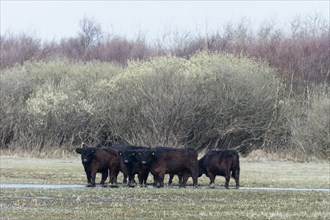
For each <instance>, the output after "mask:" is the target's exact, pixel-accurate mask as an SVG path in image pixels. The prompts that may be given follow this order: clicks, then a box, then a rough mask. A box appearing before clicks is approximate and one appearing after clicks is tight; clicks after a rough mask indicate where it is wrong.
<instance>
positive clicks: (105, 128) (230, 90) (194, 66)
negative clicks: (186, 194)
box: [0, 51, 330, 157]
mask: <svg viewBox="0 0 330 220" xmlns="http://www.w3.org/2000/svg"><path fill="white" fill-rule="evenodd" d="M0 86H1V96H0V97H1V100H0V101H1V104H0V111H1V115H2V117H1V119H0V120H1V121H0V123H1V125H2V126H1V130H0V138H1V139H0V141H1V142H0V144H1V147H8V148H12V149H18V150H28V151H36V152H39V151H43V150H47V151H48V150H57V149H66V150H70V149H71V148H72V146H74V145H78V144H79V143H81V142H87V143H90V144H107V143H113V142H120V143H130V144H136V145H147V146H156V145H166V146H192V147H195V148H197V149H200V150H201V149H205V148H220V149H221V148H233V147H239V149H240V150H251V149H252V148H253V149H257V148H263V149H266V150H268V151H277V150H282V151H283V150H288V149H289V150H291V151H292V152H299V153H304V154H305V155H317V156H320V157H324V156H325V155H326V154H327V153H328V152H329V149H328V147H327V146H329V143H330V141H329V136H330V135H329V132H328V131H329V129H328V128H329V113H327V109H329V107H330V102H329V92H328V90H326V89H327V87H324V88H320V90H319V92H316V90H313V91H315V92H314V93H313V94H311V95H312V96H313V97H312V98H311V99H310V100H313V101H312V102H310V104H309V106H308V107H304V108H303V110H302V109H301V107H303V104H301V103H299V102H297V101H296V100H295V99H292V98H291V97H290V96H289V93H290V91H289V90H287V87H286V85H285V84H284V83H283V81H282V80H281V79H280V77H279V76H278V72H277V71H275V70H274V69H272V68H270V67H268V65H267V64H265V63H261V62H257V61H254V60H251V59H249V58H246V57H235V56H234V55H229V54H217V53H212V52H206V51H204V52H199V53H197V54H195V55H194V56H192V57H190V59H185V58H179V57H175V56H164V57H157V58H154V59H151V60H149V61H143V62H131V63H129V64H128V66H127V67H126V68H123V67H120V66H118V65H116V64H111V63H100V62H97V61H93V62H87V63H76V62H75V63H73V62H70V61H68V60H63V59H60V60H55V61H49V62H29V63H26V64H25V65H23V66H18V67H15V68H12V69H10V70H7V71H4V72H3V73H2V75H1V81H0ZM311 122H313V123H311ZM310 144H312V145H310Z"/></svg>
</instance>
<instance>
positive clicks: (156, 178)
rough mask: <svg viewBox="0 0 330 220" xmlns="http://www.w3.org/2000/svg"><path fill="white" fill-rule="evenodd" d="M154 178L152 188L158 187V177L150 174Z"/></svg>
mask: <svg viewBox="0 0 330 220" xmlns="http://www.w3.org/2000/svg"><path fill="white" fill-rule="evenodd" d="M152 175H153V176H154V183H153V184H152V185H153V186H154V187H157V186H158V183H159V180H158V176H157V175H156V174H152Z"/></svg>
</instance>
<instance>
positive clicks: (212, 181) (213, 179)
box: [207, 172, 215, 188]
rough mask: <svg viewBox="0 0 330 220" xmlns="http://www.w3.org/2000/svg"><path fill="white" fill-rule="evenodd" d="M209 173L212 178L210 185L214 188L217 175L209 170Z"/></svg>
mask: <svg viewBox="0 0 330 220" xmlns="http://www.w3.org/2000/svg"><path fill="white" fill-rule="evenodd" d="M207 175H208V177H209V178H210V187H212V188H213V187H214V186H215V185H214V181H215V175H214V174H213V173H211V172H208V173H207Z"/></svg>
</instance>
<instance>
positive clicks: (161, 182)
mask: <svg viewBox="0 0 330 220" xmlns="http://www.w3.org/2000/svg"><path fill="white" fill-rule="evenodd" d="M157 176H158V178H157V179H158V182H159V187H164V176H165V173H159V174H158V175H157Z"/></svg>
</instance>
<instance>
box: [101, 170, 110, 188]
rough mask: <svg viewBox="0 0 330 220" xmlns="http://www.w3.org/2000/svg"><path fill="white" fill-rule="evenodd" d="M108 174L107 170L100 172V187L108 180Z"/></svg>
mask: <svg viewBox="0 0 330 220" xmlns="http://www.w3.org/2000/svg"><path fill="white" fill-rule="evenodd" d="M108 173H109V171H108V169H106V170H103V171H102V178H101V182H100V185H104V182H105V180H106V179H107V178H108Z"/></svg>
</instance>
